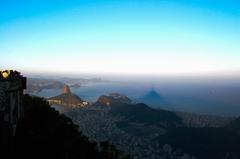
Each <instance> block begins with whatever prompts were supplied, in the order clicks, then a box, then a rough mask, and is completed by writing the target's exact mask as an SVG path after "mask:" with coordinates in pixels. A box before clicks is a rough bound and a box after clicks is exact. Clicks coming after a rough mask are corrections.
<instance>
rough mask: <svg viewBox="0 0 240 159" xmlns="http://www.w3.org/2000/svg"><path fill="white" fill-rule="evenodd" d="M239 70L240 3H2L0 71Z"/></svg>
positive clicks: (202, 0) (142, 0) (75, 0)
mask: <svg viewBox="0 0 240 159" xmlns="http://www.w3.org/2000/svg"><path fill="white" fill-rule="evenodd" d="M7 68H12V69H18V70H20V71H23V72H43V71H47V72H71V73H126V74H181V73H186V74H188V73H190V74H191V73H196V74H200V73H208V72H229V71H230V72H231V71H233V72H234V71H239V70H240V1H239V0H171V1H170V0H169V1H168V0H71V1H69V0H38V1H37V0H35V1H33V0H21V1H19V0H0V69H7Z"/></svg>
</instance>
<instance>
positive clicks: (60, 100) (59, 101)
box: [48, 86, 89, 107]
mask: <svg viewBox="0 0 240 159" xmlns="http://www.w3.org/2000/svg"><path fill="white" fill-rule="evenodd" d="M48 102H49V103H50V104H56V105H64V106H71V107H86V106H88V105H89V103H88V102H86V101H83V100H82V99H81V98H80V97H78V96H77V95H76V94H73V93H72V92H71V90H70V88H69V86H64V88H63V93H62V94H60V95H58V96H55V97H51V98H48Z"/></svg>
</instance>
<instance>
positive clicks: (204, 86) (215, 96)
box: [34, 82, 240, 116]
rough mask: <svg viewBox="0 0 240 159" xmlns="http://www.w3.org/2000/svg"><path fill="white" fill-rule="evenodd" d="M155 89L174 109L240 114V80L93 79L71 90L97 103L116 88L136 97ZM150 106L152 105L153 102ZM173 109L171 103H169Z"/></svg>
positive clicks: (45, 94) (46, 94)
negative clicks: (215, 82) (155, 81)
mask: <svg viewBox="0 0 240 159" xmlns="http://www.w3.org/2000/svg"><path fill="white" fill-rule="evenodd" d="M152 89H154V90H155V91H156V92H158V93H159V95H160V96H161V97H163V98H164V99H165V100H166V101H167V102H168V103H169V104H170V105H171V106H172V110H175V111H184V112H193V113H200V114H211V115H221V116H239V115H240V84H238V83H235V84H234V83H217V84H214V83H186V82H185V83H174V82H172V83H166V82H165V83H164V82H163V83H160V82H159V83H155V84H154V86H153V85H152V84H151V83H147V82H146V83H143V82H142V83H137V82H109V83H91V84H86V85H83V86H82V87H80V88H72V89H71V91H72V92H73V93H75V94H77V95H78V96H79V97H81V98H82V99H83V100H86V101H89V102H91V103H94V102H95V101H96V100H97V99H98V97H99V96H101V95H104V94H109V93H112V92H117V93H121V94H125V95H127V96H128V97H129V98H131V99H132V100H133V101H134V100H137V99H138V98H141V97H142V96H144V95H145V94H146V93H148V92H149V91H151V90H152ZM61 91H62V90H53V89H45V90H42V91H41V92H38V93H34V95H37V96H41V97H45V98H48V97H52V96H55V95H58V94H60V93H61ZM150 106H151V105H150ZM170 109H171V107H170Z"/></svg>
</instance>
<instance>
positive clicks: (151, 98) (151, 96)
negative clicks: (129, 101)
mask: <svg viewBox="0 0 240 159" xmlns="http://www.w3.org/2000/svg"><path fill="white" fill-rule="evenodd" d="M136 101H137V102H141V103H145V104H147V105H149V106H150V107H152V108H157V109H160V108H161V109H167V110H171V109H173V108H172V106H171V105H170V104H169V103H168V102H167V101H166V99H165V98H164V97H162V96H161V95H160V94H159V93H158V92H156V91H155V90H151V91H149V92H147V93H146V94H145V95H144V96H142V97H140V98H138V99H136Z"/></svg>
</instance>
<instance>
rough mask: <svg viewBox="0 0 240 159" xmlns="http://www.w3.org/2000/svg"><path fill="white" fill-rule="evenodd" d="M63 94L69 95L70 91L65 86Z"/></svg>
mask: <svg viewBox="0 0 240 159" xmlns="http://www.w3.org/2000/svg"><path fill="white" fill-rule="evenodd" d="M63 93H64V94H69V93H71V90H70V88H69V86H67V85H65V86H64V87H63Z"/></svg>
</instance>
